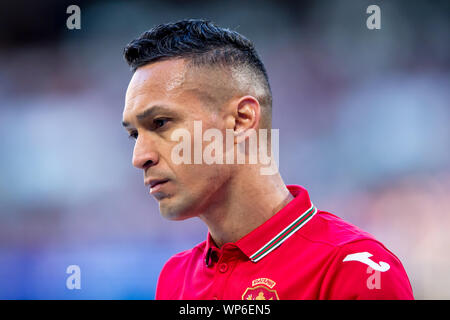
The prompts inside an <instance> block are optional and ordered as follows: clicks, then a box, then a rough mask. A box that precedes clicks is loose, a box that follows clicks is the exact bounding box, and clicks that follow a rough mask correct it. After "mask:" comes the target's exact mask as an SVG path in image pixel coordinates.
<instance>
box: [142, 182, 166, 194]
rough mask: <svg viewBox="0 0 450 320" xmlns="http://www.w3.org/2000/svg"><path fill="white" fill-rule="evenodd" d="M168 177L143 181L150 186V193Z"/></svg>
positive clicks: (155, 190)
mask: <svg viewBox="0 0 450 320" xmlns="http://www.w3.org/2000/svg"><path fill="white" fill-rule="evenodd" d="M167 181H169V179H151V180H148V181H146V182H145V185H147V186H150V193H154V192H157V191H158V190H159V189H160V188H161V187H162V185H163V184H164V183H166V182H167Z"/></svg>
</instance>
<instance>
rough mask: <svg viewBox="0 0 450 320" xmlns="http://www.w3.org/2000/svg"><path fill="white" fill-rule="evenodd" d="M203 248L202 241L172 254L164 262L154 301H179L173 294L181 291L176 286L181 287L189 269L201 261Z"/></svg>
mask: <svg viewBox="0 0 450 320" xmlns="http://www.w3.org/2000/svg"><path fill="white" fill-rule="evenodd" d="M205 247H206V241H203V242H201V243H199V244H197V245H196V246H195V247H193V248H191V249H188V250H184V251H181V252H179V253H176V254H174V255H173V256H172V257H170V258H169V260H167V261H166V263H165V264H164V266H163V268H162V270H161V272H160V274H159V277H158V283H157V285H156V297H155V298H156V299H158V300H159V299H180V297H177V296H173V294H174V293H176V292H181V291H182V290H181V289H180V288H177V286H182V284H183V283H184V281H183V279H184V277H185V275H186V273H189V272H190V271H191V270H190V267H192V266H193V265H194V266H195V262H196V263H198V262H199V261H202V260H203V252H204V250H205ZM192 262H194V264H193V263H192Z"/></svg>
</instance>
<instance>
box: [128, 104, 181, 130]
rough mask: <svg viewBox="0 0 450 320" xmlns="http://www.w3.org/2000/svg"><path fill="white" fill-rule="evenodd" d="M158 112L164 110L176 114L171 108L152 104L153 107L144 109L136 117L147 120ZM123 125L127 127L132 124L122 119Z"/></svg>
mask: <svg viewBox="0 0 450 320" xmlns="http://www.w3.org/2000/svg"><path fill="white" fill-rule="evenodd" d="M158 112H164V113H166V114H171V115H175V113H174V112H173V111H172V110H170V108H167V107H165V106H152V107H149V108H147V109H146V110H144V111H142V112H141V113H140V114H138V115H137V116H136V118H137V119H138V120H139V121H142V120H145V119H146V118H149V117H151V116H153V115H154V114H155V113H158ZM122 126H124V127H125V128H127V127H129V126H130V124H129V123H128V122H126V121H122Z"/></svg>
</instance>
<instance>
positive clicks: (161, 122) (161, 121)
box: [153, 118, 169, 129]
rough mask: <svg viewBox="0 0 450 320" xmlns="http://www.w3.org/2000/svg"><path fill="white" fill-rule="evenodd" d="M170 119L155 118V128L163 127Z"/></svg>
mask: <svg viewBox="0 0 450 320" xmlns="http://www.w3.org/2000/svg"><path fill="white" fill-rule="evenodd" d="M168 121H169V119H167V118H159V119H154V120H153V124H154V126H155V128H156V129H158V128H161V127H162V126H164V125H165V124H166V123H167V122H168Z"/></svg>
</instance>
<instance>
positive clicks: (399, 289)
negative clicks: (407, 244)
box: [301, 211, 413, 299]
mask: <svg viewBox="0 0 450 320" xmlns="http://www.w3.org/2000/svg"><path fill="white" fill-rule="evenodd" d="M311 222H312V223H311V225H310V226H309V228H305V230H303V231H304V232H302V233H301V237H302V239H303V240H306V241H308V242H310V243H314V244H316V245H319V246H320V247H319V248H321V249H320V250H322V249H323V252H324V253H325V252H328V254H327V255H326V256H327V257H326V258H325V259H326V263H327V273H326V275H325V276H324V278H323V279H322V292H321V294H322V296H321V297H322V298H324V299H413V294H412V288H411V284H410V283H409V279H408V276H407V274H406V272H405V270H404V268H403V265H402V264H401V262H400V260H399V259H398V258H397V256H396V255H395V254H394V253H392V252H391V251H390V250H389V249H388V248H386V247H385V245H384V244H383V243H381V242H380V241H379V240H377V239H376V238H375V237H374V236H373V235H371V234H370V233H368V232H366V231H364V230H362V229H360V228H358V227H357V226H355V225H353V224H351V223H349V222H347V221H345V220H343V219H341V218H339V217H337V216H335V215H333V214H331V213H329V212H325V211H319V212H318V213H317V214H316V216H315V218H314V219H313V220H311ZM314 247H315V248H316V249H317V248H318V247H317V246H314ZM324 263H325V262H324ZM381 282H382V283H383V285H382V286H381ZM374 289H377V290H374Z"/></svg>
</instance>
